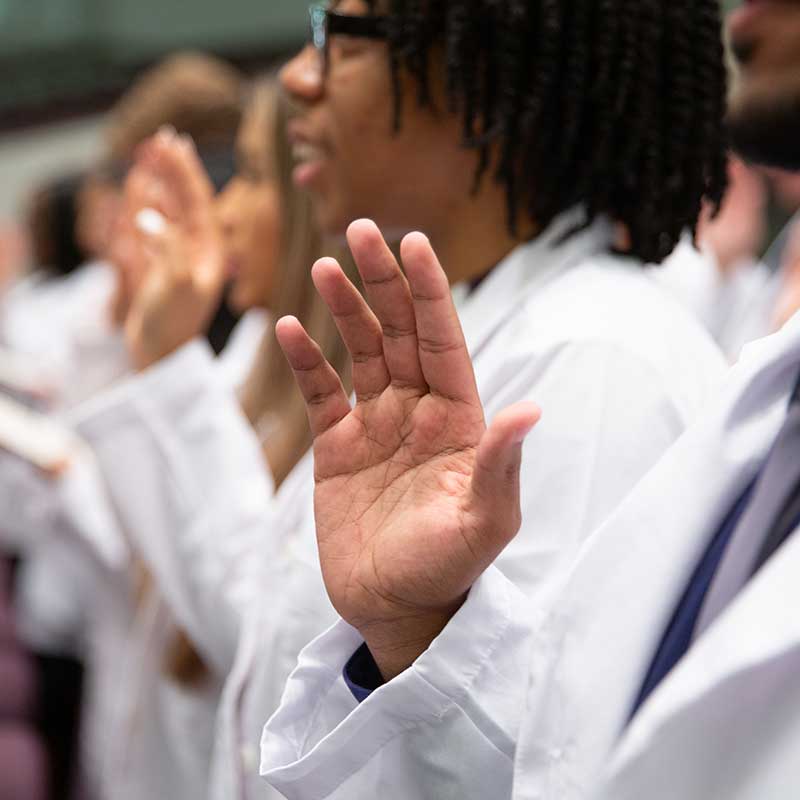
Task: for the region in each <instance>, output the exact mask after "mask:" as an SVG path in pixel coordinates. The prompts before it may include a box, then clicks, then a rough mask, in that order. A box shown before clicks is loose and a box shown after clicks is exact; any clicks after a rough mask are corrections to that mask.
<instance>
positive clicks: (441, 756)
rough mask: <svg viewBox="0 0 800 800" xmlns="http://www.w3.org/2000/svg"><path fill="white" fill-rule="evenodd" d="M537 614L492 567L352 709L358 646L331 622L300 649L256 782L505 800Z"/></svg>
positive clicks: (311, 794) (386, 797) (300, 793)
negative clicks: (404, 662)
mask: <svg viewBox="0 0 800 800" xmlns="http://www.w3.org/2000/svg"><path fill="white" fill-rule="evenodd" d="M535 619H536V615H535V613H534V612H532V610H531V608H530V606H529V604H528V602H527V601H526V600H525V598H524V597H523V596H522V594H521V593H520V592H519V591H518V590H517V589H516V588H515V587H514V586H513V585H512V584H511V583H510V582H509V581H508V580H506V579H505V578H504V577H503V576H502V575H501V574H500V573H499V572H498V571H497V570H495V569H494V568H490V569H489V570H488V571H487V572H486V573H485V574H484V575H483V576H482V577H481V578H480V579H479V580H478V581H477V582H476V584H475V585H474V586H473V588H472V590H471V591H470V594H469V596H468V598H467V600H466V602H465V603H464V605H463V606H462V608H461V609H460V610H459V611H458V613H457V614H456V615H455V616H454V617H453V619H452V620H451V621H450V623H449V624H448V626H447V627H446V628H445V629H444V631H443V632H442V633H441V634H440V635H439V637H438V638H437V639H436V640H435V641H434V642H433V643H432V644H431V646H430V647H429V648H428V650H427V651H426V652H425V653H423V655H422V656H420V658H419V659H417V661H416V662H415V663H414V664H413V666H411V667H410V668H409V669H408V670H406V671H405V672H404V673H402V674H401V675H399V676H398V677H397V678H395V679H394V680H392V681H390V682H389V683H387V684H385V685H384V686H382V687H381V688H379V689H377V690H376V691H375V692H373V694H372V695H371V696H370V697H368V698H367V699H366V700H365V701H364V702H363V703H361V704H360V705H358V704H356V701H355V700H354V698H353V697H352V695H351V694H350V692H349V690H348V689H347V687H346V685H345V683H344V679H343V678H342V670H343V668H344V665H345V664H346V663H347V661H348V659H349V658H350V656H351V655H352V654H353V652H354V651H355V650H356V649H357V648H358V647H359V646H360V645H361V643H362V640H361V638H360V636H359V635H358V633H357V632H356V631H355V630H354V629H353V628H351V627H350V626H348V625H347V624H346V623H344V622H342V621H339V622H337V623H336V624H335V625H334V626H333V627H332V628H331V629H330V630H329V631H328V632H326V633H324V634H323V635H322V636H320V637H319V638H318V639H316V640H315V641H314V642H312V643H311V644H310V645H309V646H308V647H307V648H306V649H305V650H304V651H303V653H301V655H300V660H299V664H298V666H297V668H296V669H295V671H294V672H293V674H292V676H291V677H290V679H289V681H288V683H287V685H286V689H285V691H284V695H283V699H282V702H281V706H280V708H279V709H278V711H277V712H276V713H275V714H274V716H273V717H272V718H271V719H270V721H269V722H268V723H267V725H266V727H265V729H264V733H263V737H262V750H261V756H262V761H261V773H262V775H263V777H264V778H265V779H266V780H267V781H268V783H270V784H271V785H272V786H274V787H275V788H276V789H277V790H278V791H280V792H282V793H283V794H284V795H285V796H286V797H287V798H289V800H301V798H302V800H308V798H337V799H338V798H342V800H343V799H344V798H353V797H359V798H361V797H380V798H382V800H407V798H411V797H414V798H424V799H426V800H434V798H435V800H456V798H458V800H470V799H471V798H474V800H486V798H489V797H491V798H493V800H494V799H495V798H496V799H497V800H501V799H502V798H508V797H510V796H511V783H512V774H513V769H512V768H513V759H514V751H515V746H516V738H517V730H518V727H519V723H520V719H521V716H522V712H523V707H524V698H525V690H526V686H527V678H528V655H529V650H530V644H531V638H532V636H533V623H534V621H535Z"/></svg>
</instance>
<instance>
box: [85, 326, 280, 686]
mask: <svg viewBox="0 0 800 800" xmlns="http://www.w3.org/2000/svg"><path fill="white" fill-rule="evenodd" d="M72 418H73V420H74V423H75V426H76V428H77V430H78V431H79V432H80V433H81V435H83V436H84V437H85V438H86V439H87V440H88V441H89V442H90V444H91V445H92V447H93V448H94V451H95V454H96V457H97V459H98V460H99V462H100V465H101V467H102V470H103V473H104V476H105V478H106V481H107V483H108V488H109V493H110V495H111V496H112V500H113V504H114V506H115V508H116V511H117V514H118V516H119V517H120V520H121V522H122V525H123V528H124V530H125V532H126V534H127V535H128V537H129V538H130V540H131V544H132V546H133V547H134V548H135V549H136V550H137V551H138V553H139V555H140V556H141V557H142V558H143V559H144V560H145V562H146V563H147V565H148V567H149V568H150V570H151V572H152V573H153V575H154V577H155V579H156V580H157V582H158V584H159V588H160V590H161V592H162V594H163V596H164V598H165V600H166V601H167V603H168V604H169V605H170V606H171V609H172V612H173V613H174V615H175V617H176V620H177V621H178V622H179V624H180V625H182V626H183V627H184V628H185V630H186V632H187V633H188V634H189V636H190V637H191V638H192V640H193V641H194V643H195V645H196V646H197V647H198V649H199V651H200V652H201V654H202V655H203V656H204V657H205V658H206V659H207V661H208V663H209V665H210V666H212V667H213V668H216V669H217V670H219V671H220V673H221V674H226V673H227V672H228V670H229V669H230V666H231V663H232V660H233V657H234V654H235V648H236V643H237V641H238V636H239V628H240V623H241V615H242V613H243V610H244V608H246V606H247V605H248V597H249V593H250V591H251V586H252V574H253V564H252V561H253V558H254V555H253V551H254V549H256V548H258V552H259V558H267V557H268V554H267V553H266V552H265V548H266V545H267V542H268V538H269V537H268V534H269V529H270V514H271V513H272V494H273V491H272V484H271V479H270V477H269V474H268V470H267V469H266V467H265V462H264V459H263V455H262V450H261V446H260V443H259V442H258V440H257V438H256V436H255V434H254V433H253V431H252V429H251V427H250V425H249V424H248V422H247V420H246V419H245V418H244V416H243V414H242V412H241V410H240V408H239V404H238V401H237V398H236V396H235V394H234V392H233V390H232V389H231V388H230V387H229V386H228V385H227V384H226V383H225V382H224V381H223V380H222V379H221V378H220V377H219V373H218V370H217V366H216V363H215V360H214V358H213V356H212V354H211V351H210V349H209V348H208V346H207V345H206V344H205V343H204V342H200V341H194V342H191V343H189V344H188V345H186V346H184V347H183V348H181V349H180V350H178V351H176V352H175V353H173V354H172V355H171V356H169V357H168V358H166V359H164V360H163V361H162V362H160V363H159V364H157V365H155V366H154V367H153V368H151V369H149V370H147V371H145V372H143V373H141V374H139V375H136V376H133V377H131V378H130V379H128V380H126V381H124V382H122V383H120V384H118V385H117V386H115V387H112V389H111V390H109V391H108V392H105V393H104V394H103V395H100V396H98V397H96V398H94V399H93V400H92V401H91V402H90V403H88V404H85V405H84V406H82V407H81V408H79V409H78V410H76V412H74V413H73V415H72Z"/></svg>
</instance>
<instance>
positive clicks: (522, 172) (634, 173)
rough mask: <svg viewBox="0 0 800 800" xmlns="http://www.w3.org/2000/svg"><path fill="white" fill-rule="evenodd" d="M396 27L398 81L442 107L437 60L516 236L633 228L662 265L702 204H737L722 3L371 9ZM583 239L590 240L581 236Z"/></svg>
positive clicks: (479, 1) (386, 3) (407, 0)
mask: <svg viewBox="0 0 800 800" xmlns="http://www.w3.org/2000/svg"><path fill="white" fill-rule="evenodd" d="M369 5H370V8H371V13H383V12H384V11H386V12H387V16H388V44H389V64H390V69H391V73H392V79H393V86H394V95H395V97H394V101H395V126H396V127H397V128H398V129H399V127H400V126H401V125H402V104H401V101H400V93H399V87H400V81H399V78H398V73H399V72H400V70H407V71H408V72H409V73H410V74H411V75H412V76H413V77H414V78H415V80H416V84H417V88H418V94H417V99H418V101H419V103H420V104H421V105H423V106H426V105H430V104H431V102H432V101H431V91H430V63H431V60H430V54H431V51H432V49H433V48H434V47H441V48H442V50H443V55H444V63H445V69H446V74H445V76H444V77H445V87H446V96H447V104H448V106H449V108H450V109H451V110H452V111H454V112H457V113H459V114H460V115H461V117H462V120H463V138H464V143H465V144H466V145H467V146H469V147H472V148H475V150H476V151H477V152H478V156H479V157H478V165H477V171H476V184H475V185H476V187H477V186H478V185H479V183H480V181H481V180H482V179H484V178H485V176H486V174H487V173H489V174H490V175H492V176H493V177H494V179H495V180H496V181H498V182H499V183H501V184H502V185H503V186H504V187H505V191H506V198H507V206H508V218H509V226H510V228H511V230H512V232H515V231H516V227H517V222H518V220H519V219H520V218H522V217H521V215H526V216H527V217H528V218H529V219H530V220H531V221H533V223H534V224H535V225H536V226H537V227H538V228H540V229H543V228H545V227H547V226H548V225H549V224H550V223H551V222H552V221H553V219H554V218H555V217H557V216H558V215H559V214H560V213H562V212H563V211H566V210H567V209H570V208H572V207H574V206H578V205H580V206H582V207H583V208H584V209H585V212H586V218H585V220H584V224H585V225H588V224H589V223H590V222H591V221H592V220H593V219H594V218H595V217H596V216H597V215H601V214H602V215H607V216H608V217H610V218H611V219H613V220H615V221H618V222H621V223H623V224H624V225H625V226H626V227H627V230H628V232H629V234H630V242H631V247H630V252H631V253H632V254H633V255H635V256H637V257H638V258H640V259H641V260H642V261H644V262H650V263H660V262H661V261H663V259H664V258H665V257H666V256H667V255H669V253H671V252H672V250H673V249H674V247H675V245H676V244H677V242H678V240H679V239H680V237H681V236H682V234H683V232H684V231H686V230H689V231H691V232H692V233H694V232H695V229H696V225H697V218H698V215H699V213H700V208H701V204H702V202H703V200H704V199H705V200H708V201H709V202H710V203H711V204H712V206H713V207H715V208H718V207H719V204H720V202H721V200H722V196H723V194H724V191H725V188H726V169H725V163H726V153H725V150H726V140H725V134H724V128H723V115H724V106H725V96H726V70H725V66H724V60H723V47H722V38H721V22H720V9H719V2H718V0H383V2H378V0H371V1H370V2H369ZM581 227H583V225H582V226H581Z"/></svg>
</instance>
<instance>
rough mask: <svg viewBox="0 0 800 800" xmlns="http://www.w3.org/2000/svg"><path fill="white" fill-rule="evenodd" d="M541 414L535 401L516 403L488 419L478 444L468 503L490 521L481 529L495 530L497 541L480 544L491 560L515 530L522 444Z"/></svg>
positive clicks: (518, 519) (518, 512) (517, 519)
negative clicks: (488, 421)
mask: <svg viewBox="0 0 800 800" xmlns="http://www.w3.org/2000/svg"><path fill="white" fill-rule="evenodd" d="M541 415H542V412H541V410H540V409H539V407H538V406H537V405H536V404H535V403H527V402H526V403H516V404H515V405H513V406H510V407H509V408H507V409H505V410H504V411H502V412H501V413H500V414H498V415H497V416H496V417H495V418H494V420H492V423H491V425H489V427H488V428H487V429H486V431H485V432H484V434H483V436H482V437H481V441H480V443H479V444H478V451H477V453H476V456H475V469H474V471H473V474H472V487H471V488H472V503H471V505H472V506H473V510H474V512H475V513H476V514H478V515H479V516H480V517H481V518H483V519H485V520H486V521H487V523H490V524H487V526H486V527H485V528H484V530H485V531H489V530H491V531H495V532H496V535H497V541H487V542H485V543H484V544H485V546H486V547H488V548H489V549H490V550H491V551H492V552H491V553H490V554H489V556H490V558H491V559H492V560H493V559H494V558H495V557H496V556H497V555H498V554H499V552H500V551H501V550H502V549H503V548H504V547H505V546H506V544H508V542H509V541H511V539H512V538H513V537H514V535H515V534H516V532H517V530H518V529H519V525H520V487H519V473H520V466H521V463H522V444H523V442H524V441H525V437H526V436H527V435H528V434H529V433H530V431H531V430H532V429H533V427H534V426H535V425H536V423H537V422H538V421H539V419H540V417H541Z"/></svg>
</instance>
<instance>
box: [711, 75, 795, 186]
mask: <svg viewBox="0 0 800 800" xmlns="http://www.w3.org/2000/svg"><path fill="white" fill-rule="evenodd" d="M727 124H728V133H729V136H730V141H731V145H732V146H733V148H734V149H735V150H736V151H737V152H738V153H739V154H740V155H741V156H742V157H743V158H745V159H746V160H747V161H749V162H751V163H754V164H761V165H764V166H768V167H778V168H780V169H785V170H790V171H798V170H800V81H797V80H796V79H795V80H794V81H791V82H789V81H787V82H786V84H785V85H783V86H781V82H780V81H774V82H771V83H769V84H764V83H762V85H761V86H758V85H753V86H742V87H741V88H740V90H739V92H738V93H737V95H736V96H734V98H733V100H732V102H731V107H730V110H729V113H728V120H727Z"/></svg>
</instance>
